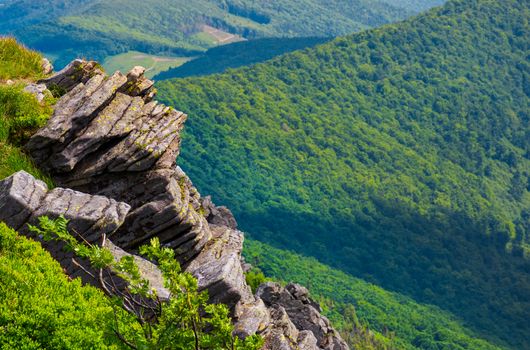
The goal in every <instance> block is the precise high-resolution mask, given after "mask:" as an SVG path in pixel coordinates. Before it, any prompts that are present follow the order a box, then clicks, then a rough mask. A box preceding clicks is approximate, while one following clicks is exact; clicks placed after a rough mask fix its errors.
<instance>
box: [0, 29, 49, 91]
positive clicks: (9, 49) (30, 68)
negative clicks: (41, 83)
mask: <svg viewBox="0 0 530 350" xmlns="http://www.w3.org/2000/svg"><path fill="white" fill-rule="evenodd" d="M41 61H42V56H41V55H40V54H39V53H37V52H34V51H30V50H28V49H26V48H25V47H23V46H21V45H19V44H18V43H17V41H16V40H15V39H14V38H11V37H0V63H1V64H0V81H2V80H8V79H38V78H40V77H42V67H41V65H42V62H41Z"/></svg>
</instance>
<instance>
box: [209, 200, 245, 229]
mask: <svg viewBox="0 0 530 350" xmlns="http://www.w3.org/2000/svg"><path fill="white" fill-rule="evenodd" d="M201 205H202V208H203V209H204V216H205V217H206V220H208V222H209V223H210V224H212V225H220V226H226V227H230V228H231V229H234V230H235V229H236V228H237V221H236V219H235V218H234V215H233V214H232V212H231V211H230V209H228V208H227V207H217V206H216V205H215V204H213V202H212V197H210V196H206V197H203V198H201Z"/></svg>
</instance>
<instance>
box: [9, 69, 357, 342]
mask: <svg viewBox="0 0 530 350" xmlns="http://www.w3.org/2000/svg"><path fill="white" fill-rule="evenodd" d="M144 71H145V70H144V69H143V68H141V67H135V68H134V69H133V70H131V71H130V72H129V73H128V74H127V75H123V74H121V73H120V72H116V73H114V74H113V75H112V76H110V77H109V76H107V75H106V74H105V73H104V72H103V70H102V69H101V68H100V66H99V65H98V64H97V63H95V62H86V61H82V60H76V61H73V62H72V63H71V64H70V65H68V66H67V67H66V68H65V69H63V70H62V71H60V72H58V73H57V74H55V75H54V76H52V77H51V78H49V79H47V80H44V81H41V82H40V83H42V84H45V85H46V86H47V87H48V88H49V89H51V90H54V91H61V92H63V93H64V95H63V96H62V98H61V99H60V100H59V101H58V102H57V104H56V106H55V109H54V114H53V116H52V117H51V118H50V120H49V122H48V123H47V125H46V126H45V127H44V128H42V129H41V130H39V131H38V132H37V133H36V134H35V135H34V136H33V137H32V138H31V139H30V141H29V142H28V144H27V145H26V150H27V151H28V153H29V154H30V155H31V156H32V157H33V159H34V160H35V162H36V164H38V165H39V166H40V167H41V168H42V169H44V170H45V171H47V172H48V173H49V174H50V175H51V176H52V178H53V179H54V181H55V183H56V184H57V185H58V186H61V188H56V189H53V190H51V191H48V189H47V188H46V186H45V185H44V184H43V183H42V182H40V181H36V180H35V179H33V178H32V177H31V176H30V175H29V174H26V173H17V174H15V175H14V176H12V177H10V178H8V179H6V180H4V181H2V182H0V220H3V221H6V222H7V223H8V224H9V225H11V226H12V227H14V228H17V229H21V230H22V232H24V224H25V223H28V222H30V223H31V222H34V221H35V220H36V218H37V217H38V216H41V215H48V216H50V217H56V216H58V215H61V214H63V215H65V216H66V217H67V218H69V219H70V220H71V222H70V229H72V230H75V231H76V232H79V233H80V234H81V236H83V237H84V238H85V239H87V240H88V241H90V242H97V241H98V240H101V237H102V236H103V235H104V236H105V237H106V238H107V241H104V243H105V244H108V245H109V246H111V247H112V248H113V252H114V253H115V255H116V256H117V257H118V256H120V254H134V252H135V250H136V249H137V248H138V247H139V246H140V245H142V244H144V243H146V242H148V241H149V240H150V238H152V237H155V236H156V237H158V238H159V239H160V241H161V243H163V244H164V245H165V246H167V247H171V248H173V249H174V250H175V252H176V256H177V257H178V259H179V260H180V262H181V264H182V265H183V266H184V268H185V269H186V270H187V271H189V272H191V273H192V274H193V275H194V276H195V277H197V279H198V283H199V287H200V289H202V290H205V289H206V290H208V292H209V295H210V299H211V301H212V302H222V303H225V304H227V305H228V306H229V308H230V310H231V314H232V317H233V320H234V323H235V332H236V334H237V335H239V336H241V337H245V336H248V335H250V334H254V333H259V334H262V335H263V336H264V337H265V339H266V345H265V349H271V350H284V349H285V350H289V349H326V350H339V349H348V347H347V345H346V344H345V343H344V342H343V341H342V339H341V338H340V336H339V335H338V333H337V332H336V331H335V330H333V328H331V326H330V324H329V321H327V319H325V318H324V317H322V316H321V315H320V313H319V307H318V305H317V304H315V303H314V302H312V301H311V300H310V299H309V298H308V296H307V290H305V289H304V288H302V287H298V286H294V285H289V286H288V287H287V288H286V289H283V288H281V287H280V286H279V285H271V284H267V285H265V286H262V287H261V288H260V292H259V294H258V296H255V295H253V294H252V292H251V290H250V288H249V286H248V285H247V284H246V282H245V276H244V271H243V267H242V260H241V251H242V248H243V234H242V233H241V232H239V231H238V230H237V223H236V221H235V219H234V217H233V216H232V214H231V212H230V210H229V209H227V208H225V207H216V206H215V205H214V204H213V203H212V201H211V199H210V198H209V197H205V198H201V197H200V195H199V193H198V191H197V190H196V189H195V187H194V186H193V184H192V182H191V181H190V179H189V178H188V177H187V176H186V174H185V173H184V172H183V171H182V169H180V168H179V167H178V166H177V165H176V163H175V159H176V158H177V156H178V154H179V150H180V132H181V130H182V128H183V125H184V122H185V120H186V118H187V116H186V115H185V114H184V113H182V112H179V111H176V110H174V109H173V108H171V107H166V106H164V105H162V104H159V103H157V102H156V101H153V98H154V95H155V89H154V88H153V82H152V81H150V80H148V79H147V78H145V77H144ZM58 248H60V247H51V246H48V249H49V250H50V251H52V253H53V254H54V256H55V257H56V258H57V259H58V260H59V261H60V262H61V263H62V264H63V266H65V269H66V271H67V272H68V273H69V274H71V275H74V276H75V275H77V273H78V271H75V266H72V265H68V264H69V262H68V260H69V259H70V260H71V256H68V255H61V254H63V253H61V252H60V250H59V249H58ZM125 251H127V252H128V253H126V252H125ZM138 259H139V258H138ZM144 267H145V268H143V270H146V271H147V272H146V273H148V275H149V276H150V277H152V280H153V281H154V282H155V283H159V282H160V281H159V280H158V279H157V277H159V275H157V274H156V272H153V270H152V266H151V267H150V266H148V265H145V266H144Z"/></svg>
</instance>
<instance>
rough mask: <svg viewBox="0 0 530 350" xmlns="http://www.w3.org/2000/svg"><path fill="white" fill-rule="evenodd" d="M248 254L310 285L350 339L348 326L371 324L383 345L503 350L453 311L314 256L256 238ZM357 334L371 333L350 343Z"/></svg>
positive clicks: (269, 269)
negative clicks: (370, 280)
mask: <svg viewBox="0 0 530 350" xmlns="http://www.w3.org/2000/svg"><path fill="white" fill-rule="evenodd" d="M243 253H244V254H245V258H246V260H247V261H248V262H250V263H252V264H255V265H256V266H257V267H259V268H260V269H262V270H263V271H264V272H265V274H266V275H267V276H269V277H271V278H274V279H283V280H286V281H295V282H297V283H300V284H302V285H305V286H308V287H309V289H310V291H311V294H312V295H313V297H316V299H317V300H318V301H319V302H320V303H321V305H323V308H324V313H325V314H326V315H327V316H328V317H329V318H330V319H331V320H332V322H333V324H334V325H335V326H337V327H338V328H339V330H340V331H341V333H342V334H343V335H344V336H345V339H348V334H351V332H349V330H351V329H352V328H353V329H356V331H357V332H358V330H359V328H361V327H360V325H361V324H367V325H369V327H370V329H371V330H372V331H375V332H376V333H375V336H374V340H376V342H378V343H379V345H378V348H380V349H382V348H384V347H385V346H386V347H387V348H396V349H477V350H487V349H499V347H497V346H495V345H493V344H491V343H488V342H486V341H484V340H482V339H479V337H478V336H477V334H476V333H473V332H472V331H470V330H469V329H467V328H466V327H464V326H463V325H462V323H461V322H460V321H458V320H457V319H456V318H455V317H454V316H453V315H451V314H449V313H448V312H445V311H442V310H440V309H439V308H437V307H435V306H431V305H425V304H419V303H417V302H415V301H414V300H412V299H411V298H408V297H406V296H403V295H400V294H398V293H391V292H388V291H385V290H384V289H382V288H380V287H377V286H375V285H373V284H370V283H367V282H365V281H363V280H361V279H359V278H354V277H352V276H350V275H348V274H345V273H343V272H340V271H338V270H335V269H332V268H330V267H328V266H326V265H323V264H321V263H319V262H318V261H317V260H316V259H314V258H306V257H303V256H300V255H297V254H294V253H291V252H288V251H285V250H280V249H276V248H273V247H271V246H270V245H267V244H264V243H260V242H258V241H255V240H247V241H246V244H245V249H244V250H243ZM352 306H354V307H352ZM352 326H355V327H352ZM354 333H355V332H354ZM354 336H355V334H354ZM356 338H357V341H358V339H359V338H360V339H366V338H368V337H366V336H364V337H353V339H349V343H350V345H353V344H355V339H356ZM363 343H364V342H363ZM353 348H354V349H357V348H356V347H353ZM361 349H364V348H362V347H361Z"/></svg>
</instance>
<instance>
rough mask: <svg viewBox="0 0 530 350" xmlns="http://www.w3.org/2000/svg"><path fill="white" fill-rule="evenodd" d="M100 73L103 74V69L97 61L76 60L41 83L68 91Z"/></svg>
mask: <svg viewBox="0 0 530 350" xmlns="http://www.w3.org/2000/svg"><path fill="white" fill-rule="evenodd" d="M43 68H44V66H43ZM99 74H103V70H102V69H101V67H100V66H99V65H98V64H97V63H96V62H94V61H90V62H87V61H83V60H74V61H72V62H71V63H70V64H69V65H67V66H66V67H64V68H63V69H62V70H61V71H59V72H57V73H55V74H54V75H53V76H51V77H50V78H48V79H44V80H42V81H41V83H44V84H46V86H48V87H59V88H60V89H62V90H64V91H66V92H68V91H70V90H71V89H73V88H74V87H76V86H77V85H78V84H79V83H83V84H85V83H86V82H87V81H88V80H89V79H90V78H92V77H93V76H94V75H99Z"/></svg>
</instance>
